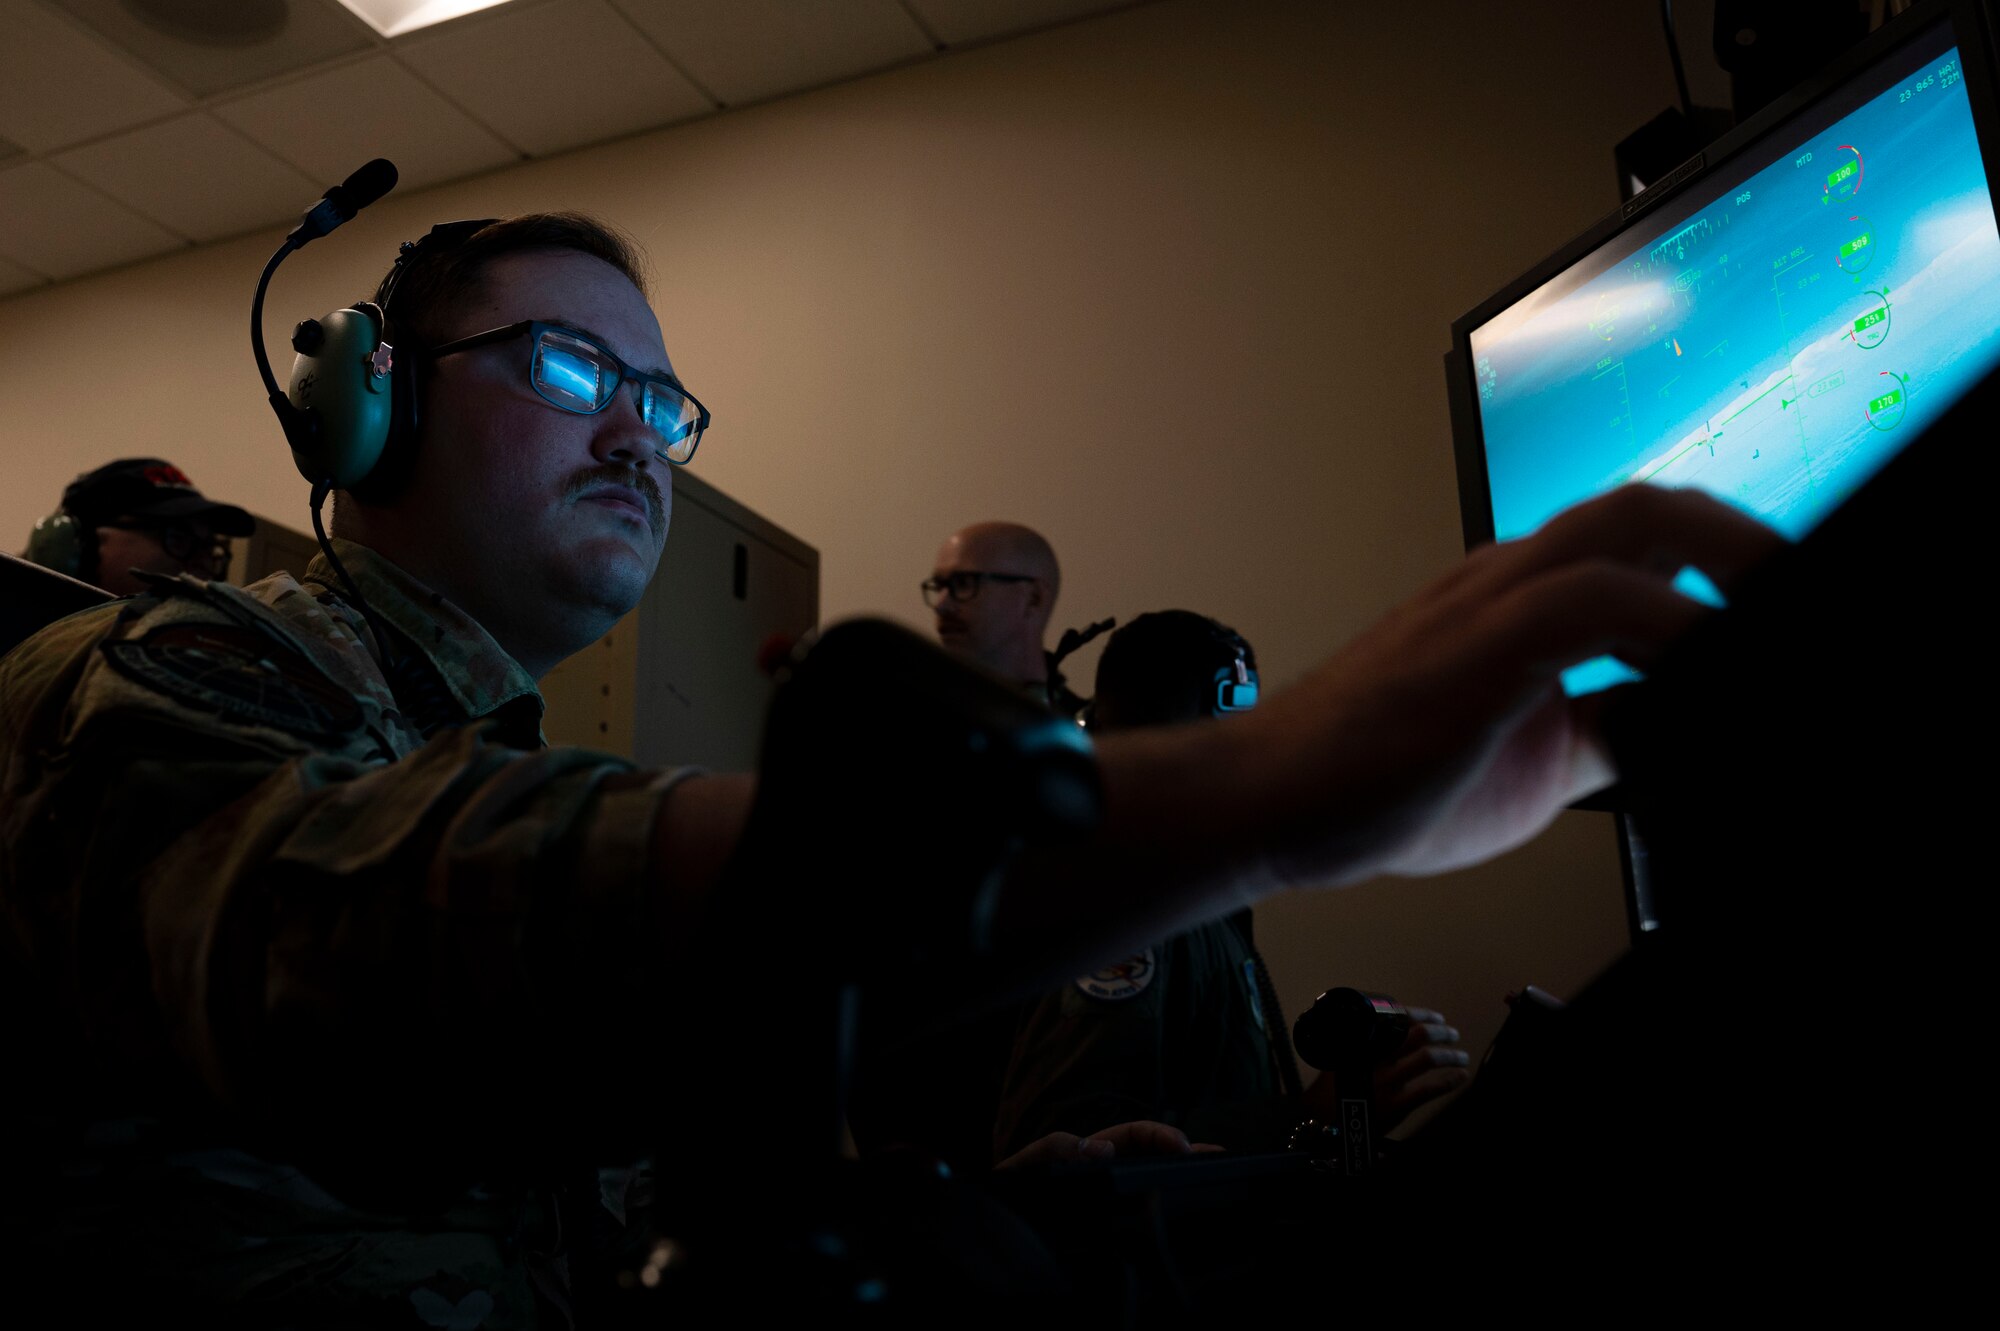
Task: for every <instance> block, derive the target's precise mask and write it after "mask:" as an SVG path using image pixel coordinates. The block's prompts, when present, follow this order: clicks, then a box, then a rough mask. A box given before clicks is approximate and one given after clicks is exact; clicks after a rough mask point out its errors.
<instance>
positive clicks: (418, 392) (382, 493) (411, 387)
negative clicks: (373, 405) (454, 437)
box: [349, 351, 423, 504]
mask: <svg viewBox="0 0 2000 1331" xmlns="http://www.w3.org/2000/svg"><path fill="white" fill-rule="evenodd" d="M417 360H418V358H417V357H416V356H414V355H405V354H404V353H403V352H401V351H397V352H396V353H395V359H394V362H393V364H392V365H391V367H390V370H389V394H390V400H389V426H388V429H389V433H388V438H387V439H386V440H385V441H384V442H383V445H382V456H381V458H380V459H379V460H378V461H377V462H376V464H375V468H374V470H373V471H371V472H369V473H368V477H367V479H366V480H364V481H362V482H361V483H360V484H358V485H355V486H352V487H350V489H349V493H351V494H352V495H353V496H354V497H355V498H356V499H358V500H360V501H361V502H362V503H364V504H384V503H388V502H390V501H391V500H393V499H395V497H396V496H397V495H398V494H400V493H401V492H402V490H403V487H404V486H405V485H407V484H408V483H409V479H410V473H411V471H412V470H414V468H415V466H416V460H417V426H418V420H419V418H420V416H421V414H422V410H421V405H420V404H421V402H422V398H423V387H422V371H421V370H419V369H418V368H417Z"/></svg>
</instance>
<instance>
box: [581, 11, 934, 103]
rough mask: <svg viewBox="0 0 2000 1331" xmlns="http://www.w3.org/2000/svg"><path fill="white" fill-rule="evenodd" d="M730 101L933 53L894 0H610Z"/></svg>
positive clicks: (753, 98)
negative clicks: (839, 0)
mask: <svg viewBox="0 0 2000 1331" xmlns="http://www.w3.org/2000/svg"><path fill="white" fill-rule="evenodd" d="M613 3H615V4H616V5H617V6H618V8H619V9H620V10H621V11H623V12H624V13H625V14H626V15H627V16H628V17H629V18H631V20H632V21H633V22H634V23H635V24H637V25H638V26H639V28H640V29H641V30H642V31H644V32H645V34H646V35H647V36H648V37H650V38H652V39H653V41H654V42H656V43H658V44H659V47H660V49H661V50H663V51H665V52H666V53H667V54H668V55H670V56H672V57H673V58H674V60H675V61H677V62H678V63H679V64H680V66H681V68H683V69H685V70H687V72H688V73H689V74H691V75H693V76H694V77H695V78H696V79H697V80H699V81H700V82H701V84H702V85H703V86H704V87H706V88H707V89H708V90H709V91H710V92H712V93H714V94H715V95H716V96H717V97H718V98H720V99H721V100H723V101H724V102H727V103H729V104H730V105H732V106H737V105H742V104H743V103H745V102H755V101H760V100H762V99H764V98H766V97H776V96H778V95H779V94H780V93H787V92H797V91H799V90H801V89H804V88H815V87H818V86H820V85H821V84H825V83H832V82H834V81H835V80H838V79H845V78H852V77H854V76H855V75H857V74H866V73H870V72H872V71H874V70H878V69H886V68H888V67H889V66H891V65H898V64H901V63H903V62H904V61H907V60H914V59H917V58H918V57H920V56H927V55H930V54H931V53H932V52H931V43H930V40H929V39H928V38H927V37H925V36H924V32H923V29H921V28H919V27H918V26H917V25H916V24H915V23H913V22H911V21H910V16H909V15H908V14H907V13H905V12H904V10H903V7H902V6H901V5H900V4H898V3H896V0H846V3H843V4H839V5H829V4H800V3H798V0H613Z"/></svg>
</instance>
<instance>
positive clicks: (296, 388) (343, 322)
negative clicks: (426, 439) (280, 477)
mask: <svg viewBox="0 0 2000 1331" xmlns="http://www.w3.org/2000/svg"><path fill="white" fill-rule="evenodd" d="M312 325H313V327H312V333H311V339H310V341H297V340H295V342H294V346H295V347H298V348H300V350H299V356H298V359H297V360H295V361H293V362H292V377H291V382H290V385H289V387H288V389H287V392H286V396H287V397H288V398H289V399H290V400H291V403H292V405H293V406H294V407H296V408H298V409H299V410H300V411H302V412H304V413H307V415H308V417H309V418H310V420H311V421H312V426H311V430H310V432H309V434H306V435H304V436H303V437H299V438H295V439H294V440H293V444H292V456H293V460H294V461H295V462H296V463H297V464H298V468H299V474H300V475H302V476H304V477H305V478H306V479H307V480H309V481H312V482H313V483H314V484H318V483H319V482H321V481H331V482H332V483H333V485H334V487H335V488H336V489H341V490H352V489H354V488H355V487H356V486H359V485H360V484H362V483H363V482H364V481H365V480H367V478H368V475H369V473H370V472H372V471H374V470H375V467H376V464H377V462H379V461H380V459H381V456H382V448H383V446H384V444H385V443H386V442H387V440H388V435H389V424H390V421H389V414H390V405H391V402H392V392H391V377H390V375H391V373H392V372H391V371H390V370H389V369H388V367H386V366H384V365H383V364H382V357H381V355H380V351H381V345H382V312H381V311H380V310H378V309H377V308H375V306H374V305H372V304H370V303H369V302H367V301H362V302H360V303H358V304H356V305H353V306H350V307H348V308H347V309H342V310H335V311H334V312H333V313H331V314H328V315H326V316H325V317H323V318H321V319H316V320H313V321H312ZM305 329H306V325H303V324H302V325H300V331H301V333H304V332H305Z"/></svg>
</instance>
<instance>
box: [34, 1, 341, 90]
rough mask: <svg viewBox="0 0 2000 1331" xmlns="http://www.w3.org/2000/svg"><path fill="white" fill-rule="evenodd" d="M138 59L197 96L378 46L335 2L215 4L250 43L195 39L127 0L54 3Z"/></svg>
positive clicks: (242, 2) (213, 7)
mask: <svg viewBox="0 0 2000 1331" xmlns="http://www.w3.org/2000/svg"><path fill="white" fill-rule="evenodd" d="M51 3H53V4H55V5H57V6H59V7H61V8H63V9H66V10H68V11H69V12H70V13H72V14H74V15H76V16H77V17H78V18H80V19H82V20H83V21H84V22H85V23H87V24H89V25H90V26H91V27H93V28H95V29H96V30H97V31H98V32H100V33H102V34H103V35H104V36H105V37H106V38H107V39H108V40H110V41H111V42H112V43H114V44H115V45H117V46H119V47H122V48H123V49H124V50H126V51H129V52H130V53H131V54H132V55H133V57H134V58H135V59H138V60H140V61H143V62H144V63H145V64H146V65H148V66H149V67H151V68H152V69H155V70H157V71H159V72H160V73H161V74H164V75H166V76H167V78H169V79H171V80H173V81H174V82H175V83H177V84H179V85H180V86H181V87H183V88H186V89H187V90H188V91H189V92H191V93H194V94H195V95H196V96H199V97H206V96H209V95H210V94H212V93H218V92H226V91H228V90H229V89H231V88H242V87H247V86H248V85H250V84H252V83H258V82H262V81H263V80H265V79H269V78H275V77H276V76H278V75H280V74H289V73H291V72H292V71H294V70H299V69H304V68H306V67H307V66H309V65H316V64H318V63H319V62H320V61H322V60H331V59H333V58H334V57H335V56H341V55H348V54H350V53H352V52H355V51H362V50H366V49H367V48H368V47H369V46H371V45H373V43H372V42H371V41H370V39H369V37H368V34H367V33H366V32H365V31H363V30H362V28H361V25H360V24H358V23H356V22H354V21H353V20H351V19H349V18H347V17H346V15H345V14H344V13H343V12H342V11H340V10H339V9H338V8H337V7H336V6H335V5H334V4H333V0H292V3H289V4H288V3H286V2H285V0H230V3H229V4H227V5H211V6H210V7H209V8H210V10H211V11H212V12H213V13H215V14H216V15H218V16H228V17H233V18H236V19H237V20H239V30H240V31H241V32H242V33H243V34H244V38H245V40H237V41H208V42H203V41H191V40H188V39H187V38H186V37H185V36H180V35H176V34H174V33H170V32H167V31H165V30H164V29H162V28H161V27H159V26H156V25H155V24H152V23H148V22H146V21H145V20H143V19H141V18H139V17H138V16H137V15H136V14H134V13H133V11H132V8H131V6H130V5H129V4H127V3H125V0H51Z"/></svg>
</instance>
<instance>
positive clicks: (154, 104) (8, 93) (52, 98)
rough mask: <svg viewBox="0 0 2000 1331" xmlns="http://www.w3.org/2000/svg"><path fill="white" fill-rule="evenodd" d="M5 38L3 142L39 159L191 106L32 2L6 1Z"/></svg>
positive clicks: (1, 22) (0, 95) (0, 67)
mask: <svg viewBox="0 0 2000 1331" xmlns="http://www.w3.org/2000/svg"><path fill="white" fill-rule="evenodd" d="M0 33H4V34H5V39H4V40H0V135H5V136H6V137H8V138H10V139H12V140H14V142H16V143H18V144H20V145H21V146H22V147H24V148H27V149H28V150H30V151H31V152H46V151H48V150H49V149H51V148H62V147H67V146H68V145H69V144H72V143H81V142H83V141H84V140H85V139H91V138H95V137H97V136H98V135H100V134H110V133H113V132H115V131H117V130H121V129H129V128H131V127H132V126H134V125H139V124H144V123H145V122H146V121H148V120H158V119H159V118H160V117H162V116H168V115H172V114H173V113H174V112H176V111H179V110H182V109H184V108H185V107H186V106H187V104H188V102H187V99H186V98H185V97H182V96H181V95H180V94H179V93H176V92H174V91H172V90H171V89H169V88H168V87H167V86H166V85H165V84H163V83H161V82H160V81H159V80H158V79H156V78H154V77H152V76H151V75H150V74H147V73H146V72H145V71H143V70H141V69H140V68H138V66H136V65H135V64H133V63H132V62H131V61H130V60H128V59H126V58H125V57H123V56H120V55H118V54H116V53H115V52H114V51H112V50H111V49H110V48H109V47H107V46H106V45H105V44H104V43H103V42H101V41H99V40H98V39H96V38H95V37H92V36H90V35H89V34H88V33H86V32H85V31H84V30H83V29H82V28H80V27H79V26H78V25H77V24H76V23H74V22H72V21H71V20H69V19H67V18H65V17H63V16H62V15H60V14H54V13H51V12H49V11H48V10H46V9H43V8H42V7H40V6H39V5H35V4H31V3H29V0H0Z"/></svg>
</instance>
